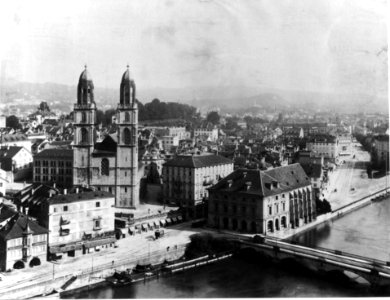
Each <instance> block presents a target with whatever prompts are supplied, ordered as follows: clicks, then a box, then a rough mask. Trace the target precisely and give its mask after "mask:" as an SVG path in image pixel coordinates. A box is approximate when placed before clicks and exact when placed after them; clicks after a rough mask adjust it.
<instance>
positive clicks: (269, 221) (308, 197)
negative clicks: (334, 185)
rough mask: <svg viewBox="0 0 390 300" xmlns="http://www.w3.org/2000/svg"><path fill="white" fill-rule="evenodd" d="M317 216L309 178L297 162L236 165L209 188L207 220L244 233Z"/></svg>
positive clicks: (282, 227)
mask: <svg viewBox="0 0 390 300" xmlns="http://www.w3.org/2000/svg"><path fill="white" fill-rule="evenodd" d="M315 219H316V206H315V200H314V198H313V195H312V187H311V183H310V179H309V178H308V176H307V175H306V174H305V172H304V170H303V169H302V167H301V166H300V165H299V164H292V165H288V166H284V167H278V168H274V169H270V170H267V171H260V170H254V169H239V170H236V171H234V172H233V173H232V174H230V175H228V176H227V177H225V178H224V179H222V180H221V181H220V182H218V183H217V184H216V185H214V186H212V187H211V188H210V189H209V205H208V224H209V225H210V226H212V227H215V228H221V229H227V230H234V231H241V232H246V233H262V234H270V233H277V232H279V231H282V230H286V229H289V228H297V227H300V226H302V225H304V224H306V223H309V222H312V221H314V220H315Z"/></svg>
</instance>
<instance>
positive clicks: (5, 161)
mask: <svg viewBox="0 0 390 300" xmlns="http://www.w3.org/2000/svg"><path fill="white" fill-rule="evenodd" d="M32 162H33V157H32V154H31V152H30V151H29V150H27V149H26V148H24V147H21V146H2V147H0V168H1V169H3V170H4V171H6V172H7V179H8V180H9V181H10V182H13V181H23V180H30V179H31V176H32V164H33V163H32Z"/></svg>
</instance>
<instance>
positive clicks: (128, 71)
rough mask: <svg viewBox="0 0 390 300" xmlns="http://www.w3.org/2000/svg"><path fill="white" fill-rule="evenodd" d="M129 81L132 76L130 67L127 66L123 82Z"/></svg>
mask: <svg viewBox="0 0 390 300" xmlns="http://www.w3.org/2000/svg"><path fill="white" fill-rule="evenodd" d="M129 81H131V74H130V70H129V66H127V70H126V71H125V73H123V76H122V82H129Z"/></svg>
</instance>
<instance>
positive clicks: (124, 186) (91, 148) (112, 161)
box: [73, 69, 139, 208]
mask: <svg viewBox="0 0 390 300" xmlns="http://www.w3.org/2000/svg"><path fill="white" fill-rule="evenodd" d="M77 91H78V93H77V103H76V104H75V105H74V111H73V112H74V127H75V132H74V145H73V151H74V154H73V164H74V169H73V184H74V185H75V186H94V187H96V188H97V189H98V190H101V191H108V192H110V193H113V194H114V195H115V206H116V207H121V208H136V207H137V206H138V204H139V178H138V132H137V130H138V129H137V128H138V108H137V102H136V98H135V95H136V94H135V91H136V88H135V83H134V80H133V79H131V77H130V71H129V69H127V70H126V72H125V73H124V74H123V76H122V81H121V84H120V102H119V104H118V107H117V111H116V125H117V132H116V133H115V134H112V135H108V136H106V137H105V138H104V139H103V141H101V142H99V143H97V140H96V130H95V126H96V103H95V100H94V85H93V82H92V79H91V76H90V75H89V73H88V71H87V69H85V70H84V71H83V72H82V73H81V75H80V79H79V83H78V88H77Z"/></svg>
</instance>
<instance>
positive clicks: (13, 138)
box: [2, 133, 27, 142]
mask: <svg viewBox="0 0 390 300" xmlns="http://www.w3.org/2000/svg"><path fill="white" fill-rule="evenodd" d="M2 140H3V142H17V141H25V140H27V135H25V134H20V133H15V134H3V137H2Z"/></svg>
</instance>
